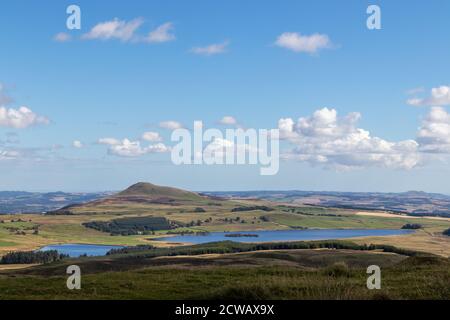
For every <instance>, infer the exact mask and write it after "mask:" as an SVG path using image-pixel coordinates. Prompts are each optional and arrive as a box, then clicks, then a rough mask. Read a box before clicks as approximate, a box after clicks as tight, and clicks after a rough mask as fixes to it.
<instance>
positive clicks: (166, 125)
mask: <svg viewBox="0 0 450 320" xmlns="http://www.w3.org/2000/svg"><path fill="white" fill-rule="evenodd" d="M159 126H160V127H161V128H163V129H168V130H176V129H181V128H183V125H182V124H181V123H179V122H178V121H173V120H170V121H163V122H160V123H159Z"/></svg>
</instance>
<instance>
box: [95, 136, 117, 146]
mask: <svg viewBox="0 0 450 320" xmlns="http://www.w3.org/2000/svg"><path fill="white" fill-rule="evenodd" d="M97 143H98V144H106V145H109V146H114V145H118V144H120V140H117V139H114V138H100V139H98V141H97Z"/></svg>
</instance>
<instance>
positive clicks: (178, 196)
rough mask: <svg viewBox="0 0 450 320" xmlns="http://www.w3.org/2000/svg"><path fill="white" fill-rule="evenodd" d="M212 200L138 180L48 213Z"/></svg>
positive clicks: (150, 207) (127, 210)
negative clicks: (125, 186)
mask: <svg viewBox="0 0 450 320" xmlns="http://www.w3.org/2000/svg"><path fill="white" fill-rule="evenodd" d="M212 200H213V199H212V198H211V197H209V196H203V195H200V194H198V193H195V192H191V191H186V190H182V189H177V188H172V187H165V186H158V185H155V184H151V183H147V182H139V183H136V184H134V185H132V186H130V187H128V188H127V189H125V190H123V191H121V192H119V193H116V194H114V195H111V196H108V197H105V198H102V199H98V200H95V201H91V202H88V203H83V204H79V205H70V206H67V207H64V208H61V209H59V210H56V211H54V212H52V213H50V214H77V213H89V212H117V211H121V212H127V213H129V212H131V211H134V212H137V210H141V211H142V210H144V211H145V210H146V209H148V210H150V209H152V208H154V207H155V206H158V205H170V206H180V205H202V204H206V203H208V201H212ZM216 200H217V199H216Z"/></svg>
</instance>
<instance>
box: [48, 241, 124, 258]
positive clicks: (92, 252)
mask: <svg viewBox="0 0 450 320" xmlns="http://www.w3.org/2000/svg"><path fill="white" fill-rule="evenodd" d="M120 248H123V247H121V246H104V245H96V244H55V245H50V246H45V247H43V248H41V249H40V251H49V250H56V251H58V252H59V253H61V254H67V255H69V256H70V257H72V258H77V257H79V256H82V255H88V256H104V255H106V253H107V252H108V251H109V250H111V249H120Z"/></svg>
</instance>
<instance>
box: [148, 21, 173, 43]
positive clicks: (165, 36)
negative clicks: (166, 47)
mask: <svg viewBox="0 0 450 320" xmlns="http://www.w3.org/2000/svg"><path fill="white" fill-rule="evenodd" d="M173 29H174V27H173V23H171V22H166V23H164V24H162V25H160V26H159V27H158V28H156V29H155V30H153V31H151V32H150V33H149V34H148V36H147V37H145V38H144V41H145V42H149V43H162V42H168V41H173V40H175V35H174V34H173V33H171V31H173Z"/></svg>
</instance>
